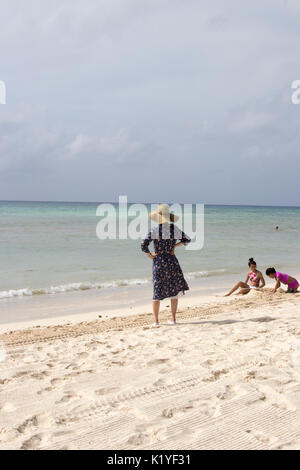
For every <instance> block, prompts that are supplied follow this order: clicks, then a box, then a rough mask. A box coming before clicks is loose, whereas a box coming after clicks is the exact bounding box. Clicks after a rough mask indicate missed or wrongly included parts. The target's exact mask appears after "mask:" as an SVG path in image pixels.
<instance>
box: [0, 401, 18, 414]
mask: <svg viewBox="0 0 300 470" xmlns="http://www.w3.org/2000/svg"><path fill="white" fill-rule="evenodd" d="M0 411H1V412H3V413H13V412H14V411H16V408H15V406H14V405H13V404H12V403H9V402H7V403H4V405H0Z"/></svg>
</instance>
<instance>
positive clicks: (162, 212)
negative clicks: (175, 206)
mask: <svg viewBox="0 0 300 470" xmlns="http://www.w3.org/2000/svg"><path fill="white" fill-rule="evenodd" d="M150 219H151V220H154V222H158V223H159V224H165V223H168V222H176V221H177V220H178V219H179V217H177V215H174V214H172V212H170V208H169V206H168V204H160V205H159V206H158V208H157V209H156V211H152V212H151V213H150Z"/></svg>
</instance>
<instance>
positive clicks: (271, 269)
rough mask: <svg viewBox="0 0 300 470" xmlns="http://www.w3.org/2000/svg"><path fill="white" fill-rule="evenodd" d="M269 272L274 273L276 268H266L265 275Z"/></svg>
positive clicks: (268, 274)
mask: <svg viewBox="0 0 300 470" xmlns="http://www.w3.org/2000/svg"><path fill="white" fill-rule="evenodd" d="M270 274H276V269H275V268H268V269H267V270H266V275H267V276H270Z"/></svg>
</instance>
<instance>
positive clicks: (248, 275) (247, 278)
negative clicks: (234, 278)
mask: <svg viewBox="0 0 300 470" xmlns="http://www.w3.org/2000/svg"><path fill="white" fill-rule="evenodd" d="M249 277H250V273H248V274H247V277H246V281H245V284H248V281H249Z"/></svg>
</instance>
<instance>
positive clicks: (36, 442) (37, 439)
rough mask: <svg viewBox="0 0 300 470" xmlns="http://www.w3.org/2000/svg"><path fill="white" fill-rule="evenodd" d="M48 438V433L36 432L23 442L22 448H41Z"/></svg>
mask: <svg viewBox="0 0 300 470" xmlns="http://www.w3.org/2000/svg"><path fill="white" fill-rule="evenodd" d="M46 440H47V435H46V434H44V433H40V434H36V435H34V436H32V437H30V439H27V440H26V441H24V442H23V444H22V446H21V450H37V449H39V448H40V447H41V446H42V445H43V444H44V443H45V442H46Z"/></svg>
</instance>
